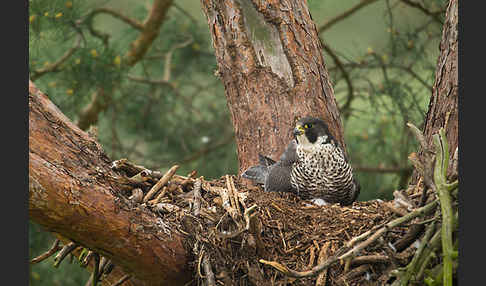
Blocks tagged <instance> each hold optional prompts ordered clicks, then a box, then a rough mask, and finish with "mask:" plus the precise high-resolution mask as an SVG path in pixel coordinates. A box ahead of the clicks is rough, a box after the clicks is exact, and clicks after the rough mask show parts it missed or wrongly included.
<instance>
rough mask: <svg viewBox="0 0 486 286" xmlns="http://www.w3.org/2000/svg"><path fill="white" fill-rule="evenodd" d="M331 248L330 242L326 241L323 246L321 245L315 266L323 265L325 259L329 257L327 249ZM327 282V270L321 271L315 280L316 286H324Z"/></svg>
mask: <svg viewBox="0 0 486 286" xmlns="http://www.w3.org/2000/svg"><path fill="white" fill-rule="evenodd" d="M330 246H331V242H330V241H326V242H325V243H324V245H322V247H321V249H320V251H319V257H318V258H317V264H321V263H324V261H326V258H327V257H328V256H329V247H330ZM326 280H327V269H325V270H323V271H322V272H321V273H319V275H318V276H317V279H316V286H325V285H326Z"/></svg>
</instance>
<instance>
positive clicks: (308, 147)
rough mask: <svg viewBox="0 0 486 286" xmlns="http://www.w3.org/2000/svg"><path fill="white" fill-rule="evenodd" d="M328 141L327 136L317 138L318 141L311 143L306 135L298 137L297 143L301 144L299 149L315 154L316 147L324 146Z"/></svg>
mask: <svg viewBox="0 0 486 286" xmlns="http://www.w3.org/2000/svg"><path fill="white" fill-rule="evenodd" d="M326 140H327V135H323V136H319V137H317V140H316V142H314V143H311V142H310V141H309V139H307V136H305V134H301V135H298V136H297V143H299V145H300V146H299V148H300V149H301V150H302V151H304V152H306V153H312V152H314V148H315V147H316V146H319V145H321V144H324V143H325V142H326Z"/></svg>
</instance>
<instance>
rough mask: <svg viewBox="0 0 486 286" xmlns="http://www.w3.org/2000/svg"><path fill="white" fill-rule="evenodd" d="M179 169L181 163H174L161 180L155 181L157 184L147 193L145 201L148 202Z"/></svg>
mask: <svg viewBox="0 0 486 286" xmlns="http://www.w3.org/2000/svg"><path fill="white" fill-rule="evenodd" d="M177 169H179V165H174V166H172V167H171V168H170V169H169V170H168V171H167V172H166V173H165V174H164V176H163V177H162V178H160V180H159V181H158V182H157V183H155V185H153V186H152V188H151V189H150V190H149V191H148V193H147V194H146V195H145V197H144V198H143V202H144V203H146V202H147V201H148V200H150V199H151V198H152V197H153V196H154V195H155V193H157V192H158V191H159V190H160V188H162V187H163V186H164V185H165V184H167V182H169V180H170V179H171V178H172V176H173V175H174V174H175V172H176V171H177Z"/></svg>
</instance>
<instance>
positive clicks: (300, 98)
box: [201, 0, 345, 174]
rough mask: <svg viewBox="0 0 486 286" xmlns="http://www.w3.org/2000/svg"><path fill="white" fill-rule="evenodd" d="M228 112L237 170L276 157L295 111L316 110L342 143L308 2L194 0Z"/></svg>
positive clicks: (287, 137) (296, 116) (297, 113)
mask: <svg viewBox="0 0 486 286" xmlns="http://www.w3.org/2000/svg"><path fill="white" fill-rule="evenodd" d="M201 3H202V6H203V10H204V12H205V14H206V16H207V20H208V25H209V30H210V33H211V35H212V40H213V46H214V49H215V55H216V60H217V62H218V75H219V76H220V78H221V80H222V82H223V84H224V87H225V94H226V98H227V102H228V108H229V110H230V113H231V118H232V121H233V126H234V128H235V136H236V143H237V151H238V161H239V173H240V174H241V173H242V172H243V171H244V170H245V169H246V168H248V167H249V166H251V165H254V164H256V163H257V161H258V153H261V154H264V155H267V156H270V157H272V158H274V159H277V158H278V156H280V154H281V153H282V152H283V151H284V149H285V147H286V146H287V144H288V143H289V141H290V139H291V130H292V129H293V127H294V123H295V121H296V120H297V119H299V118H301V117H303V116H306V115H312V116H317V117H321V118H323V119H324V121H326V122H327V124H328V125H329V129H330V132H331V133H332V135H333V136H334V137H335V138H336V139H337V141H338V142H340V143H341V145H342V146H343V147H344V146H345V145H344V141H343V130H342V124H341V120H340V116H339V112H338V108H337V104H336V100H335V98H334V91H333V88H332V86H331V83H330V79H329V75H328V72H327V70H326V67H325V65H324V59H323V56H322V44H321V42H320V39H319V37H318V33H317V28H316V26H315V24H314V22H313V21H312V17H311V15H310V13H309V10H308V7H307V2H306V1H304V0H295V1H289V0H284V1H273V0H266V1H263V0H261V1H257V0H201Z"/></svg>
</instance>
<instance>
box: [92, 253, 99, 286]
mask: <svg viewBox="0 0 486 286" xmlns="http://www.w3.org/2000/svg"><path fill="white" fill-rule="evenodd" d="M93 257H94V268H93V275H92V276H91V279H92V280H91V281H92V286H96V284H98V272H99V270H100V255H99V254H98V253H94V254H93Z"/></svg>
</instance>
